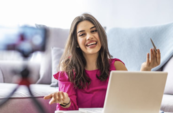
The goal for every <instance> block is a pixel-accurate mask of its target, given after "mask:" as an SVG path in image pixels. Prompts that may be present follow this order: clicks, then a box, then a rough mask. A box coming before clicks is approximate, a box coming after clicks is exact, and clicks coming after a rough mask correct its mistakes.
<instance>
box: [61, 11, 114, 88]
mask: <svg viewBox="0 0 173 113" xmlns="http://www.w3.org/2000/svg"><path fill="white" fill-rule="evenodd" d="M84 20H87V21H89V22H91V23H92V24H94V25H95V26H96V29H97V31H98V34H99V38H100V42H101V49H100V50H99V55H98V59H97V68H98V69H99V70H100V75H97V78H98V79H99V80H101V81H105V80H106V79H107V78H108V76H109V71H110V70H109V67H110V58H112V56H111V55H110V53H109V50H108V45H107V36H106V33H105V30H104V28H103V27H102V26H101V25H100V23H99V22H98V21H97V20H96V19H95V18H94V17H93V16H92V15H90V14H87V13H84V14H82V15H80V16H77V17H76V18H75V19H74V20H73V22H72V24H71V28H70V32H69V36H68V39H67V43H66V46H65V50H64V53H63V55H62V57H61V60H60V62H61V63H60V65H59V67H60V68H61V70H62V71H65V72H66V73H67V75H68V77H69V80H70V82H72V83H74V86H75V87H76V88H79V89H83V88H85V87H86V86H87V85H89V84H90V82H91V81H90V78H89V77H88V76H87V75H86V73H85V67H86V60H85V58H84V56H83V53H82V50H81V49H80V48H77V45H78V42H77V32H76V28H77V25H78V24H79V23H80V22H82V21H84Z"/></svg>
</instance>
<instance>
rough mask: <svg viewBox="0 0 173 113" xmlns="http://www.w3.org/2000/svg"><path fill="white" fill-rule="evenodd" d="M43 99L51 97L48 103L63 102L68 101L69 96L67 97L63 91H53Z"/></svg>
mask: <svg viewBox="0 0 173 113" xmlns="http://www.w3.org/2000/svg"><path fill="white" fill-rule="evenodd" d="M44 99H51V100H50V101H49V104H53V103H59V104H64V103H69V102H70V98H69V96H68V94H67V93H65V92H55V93H52V94H50V95H47V96H45V97H44Z"/></svg>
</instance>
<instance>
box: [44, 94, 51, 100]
mask: <svg viewBox="0 0 173 113" xmlns="http://www.w3.org/2000/svg"><path fill="white" fill-rule="evenodd" d="M51 98H52V94H50V95H47V96H44V99H51Z"/></svg>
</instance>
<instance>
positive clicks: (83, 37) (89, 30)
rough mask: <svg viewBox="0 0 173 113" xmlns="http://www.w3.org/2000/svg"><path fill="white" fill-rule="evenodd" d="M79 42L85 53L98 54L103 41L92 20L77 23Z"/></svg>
mask: <svg viewBox="0 0 173 113" xmlns="http://www.w3.org/2000/svg"><path fill="white" fill-rule="evenodd" d="M76 30H77V31H76V32H77V42H78V45H79V47H80V49H81V50H82V51H83V54H84V55H89V54H98V52H99V50H100V48H101V43H100V38H99V34H98V32H97V29H96V26H94V25H93V24H92V23H91V22H90V21H87V20H85V21H82V22H80V23H79V24H78V25H77V29H76Z"/></svg>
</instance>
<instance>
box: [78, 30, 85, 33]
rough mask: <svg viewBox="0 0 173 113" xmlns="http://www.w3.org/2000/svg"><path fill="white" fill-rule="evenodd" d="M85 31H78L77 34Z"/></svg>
mask: <svg viewBox="0 0 173 113" xmlns="http://www.w3.org/2000/svg"><path fill="white" fill-rule="evenodd" d="M84 31H85V30H81V31H78V32H77V33H80V32H84Z"/></svg>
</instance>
